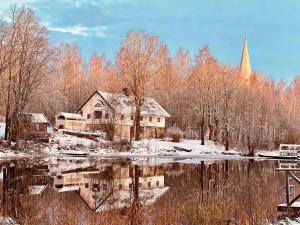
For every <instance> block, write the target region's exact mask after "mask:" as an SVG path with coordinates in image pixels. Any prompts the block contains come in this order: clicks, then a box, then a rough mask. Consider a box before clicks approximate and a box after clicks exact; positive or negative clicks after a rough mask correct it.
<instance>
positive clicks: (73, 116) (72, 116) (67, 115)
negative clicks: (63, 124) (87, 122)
mask: <svg viewBox="0 0 300 225" xmlns="http://www.w3.org/2000/svg"><path fill="white" fill-rule="evenodd" d="M56 116H64V117H65V118H66V119H74V120H81V119H82V118H83V117H82V115H81V114H80V113H66V112H60V113H59V114H57V115H56Z"/></svg>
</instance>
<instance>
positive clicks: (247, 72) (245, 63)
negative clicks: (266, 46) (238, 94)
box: [239, 33, 252, 81]
mask: <svg viewBox="0 0 300 225" xmlns="http://www.w3.org/2000/svg"><path fill="white" fill-rule="evenodd" d="M239 72H240V75H241V77H243V78H244V80H245V81H250V77H251V73H252V71H251V65H250V58H249V52H248V44H247V33H245V40H244V47H243V53H242V59H241V64H240V71H239Z"/></svg>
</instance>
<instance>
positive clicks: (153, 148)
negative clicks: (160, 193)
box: [130, 139, 239, 156]
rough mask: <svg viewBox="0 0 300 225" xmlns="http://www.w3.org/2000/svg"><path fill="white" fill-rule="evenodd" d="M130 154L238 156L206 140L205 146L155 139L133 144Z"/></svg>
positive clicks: (192, 141) (194, 141)
mask: <svg viewBox="0 0 300 225" xmlns="http://www.w3.org/2000/svg"><path fill="white" fill-rule="evenodd" d="M174 147H180V148H184V149H189V150H191V152H185V151H176V150H175V149H174ZM130 152H131V153H135V154H150V155H164V156H168V155H169V156H182V155H184V156H194V155H205V154H206V155H207V154H209V155H221V154H232V155H237V154H239V153H238V152H237V151H235V150H230V151H225V149H224V147H223V146H219V145H216V144H215V143H214V142H213V141H209V140H206V142H205V145H201V144H200V141H199V140H183V141H181V142H179V143H176V142H170V141H162V140H157V139H152V140H142V141H138V142H134V143H133V147H132V149H131V150H130Z"/></svg>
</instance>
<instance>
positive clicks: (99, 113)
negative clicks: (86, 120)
mask: <svg viewBox="0 0 300 225" xmlns="http://www.w3.org/2000/svg"><path fill="white" fill-rule="evenodd" d="M101 117H102V112H101V111H95V112H94V118H95V119H101Z"/></svg>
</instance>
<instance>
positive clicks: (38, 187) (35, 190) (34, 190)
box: [28, 185, 47, 195]
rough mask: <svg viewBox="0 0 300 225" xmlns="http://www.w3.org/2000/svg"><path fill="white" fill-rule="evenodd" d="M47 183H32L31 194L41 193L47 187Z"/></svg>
mask: <svg viewBox="0 0 300 225" xmlns="http://www.w3.org/2000/svg"><path fill="white" fill-rule="evenodd" d="M46 187H47V185H31V186H29V187H28V188H29V194H30V195H40V194H42V193H43V191H44V190H45V189H46Z"/></svg>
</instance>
